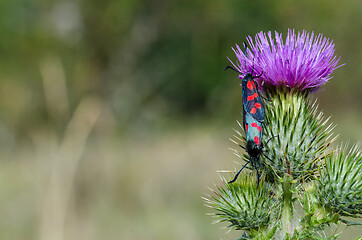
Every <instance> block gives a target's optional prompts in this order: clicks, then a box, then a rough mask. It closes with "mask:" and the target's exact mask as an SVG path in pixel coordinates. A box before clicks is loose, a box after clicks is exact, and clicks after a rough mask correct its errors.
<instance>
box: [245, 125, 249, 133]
mask: <svg viewBox="0 0 362 240" xmlns="http://www.w3.org/2000/svg"><path fill="white" fill-rule="evenodd" d="M245 127H246V131H247V132H248V131H249V125H248V124H245Z"/></svg>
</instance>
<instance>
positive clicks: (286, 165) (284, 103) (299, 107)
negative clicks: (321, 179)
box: [261, 92, 332, 179]
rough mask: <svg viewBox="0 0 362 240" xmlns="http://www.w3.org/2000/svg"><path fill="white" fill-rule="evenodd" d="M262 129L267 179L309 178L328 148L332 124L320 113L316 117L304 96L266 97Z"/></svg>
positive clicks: (314, 110)
mask: <svg viewBox="0 0 362 240" xmlns="http://www.w3.org/2000/svg"><path fill="white" fill-rule="evenodd" d="M268 98H269V99H270V100H271V101H270V102H269V103H267V104H265V105H266V114H265V115H266V121H265V122H266V124H265V128H264V137H263V139H264V142H265V141H267V140H268V139H270V142H269V143H268V144H266V145H265V148H264V154H265V155H266V156H267V157H263V161H261V168H262V169H264V171H265V172H266V173H267V175H268V176H269V177H270V176H272V175H273V173H276V174H277V175H278V176H279V177H282V176H283V175H284V174H285V173H288V174H291V175H292V176H293V178H294V179H299V178H304V179H305V178H309V177H310V176H312V175H313V174H314V173H315V172H316V170H317V169H318V162H319V160H320V158H321V156H322V155H323V154H324V151H325V149H326V148H327V147H328V146H329V144H330V141H328V139H329V137H330V136H331V135H330V132H331V130H332V128H331V125H329V126H327V125H326V124H327V121H328V119H326V120H324V119H323V114H322V113H321V112H320V113H319V114H317V106H316V104H315V103H314V104H312V103H311V101H310V100H309V98H308V96H307V95H306V94H303V93H291V92H284V93H279V94H268Z"/></svg>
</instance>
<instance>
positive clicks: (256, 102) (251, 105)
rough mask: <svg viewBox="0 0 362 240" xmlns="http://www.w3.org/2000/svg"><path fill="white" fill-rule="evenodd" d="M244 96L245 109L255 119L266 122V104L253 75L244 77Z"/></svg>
mask: <svg viewBox="0 0 362 240" xmlns="http://www.w3.org/2000/svg"><path fill="white" fill-rule="evenodd" d="M242 98H243V108H244V111H246V112H247V113H249V114H250V115H251V116H252V117H253V118H254V119H255V120H257V121H259V122H264V119H265V110H264V105H263V102H262V101H261V98H260V96H259V92H258V90H257V88H256V85H255V82H254V80H253V79H252V77H249V76H246V77H245V78H244V79H243V83H242Z"/></svg>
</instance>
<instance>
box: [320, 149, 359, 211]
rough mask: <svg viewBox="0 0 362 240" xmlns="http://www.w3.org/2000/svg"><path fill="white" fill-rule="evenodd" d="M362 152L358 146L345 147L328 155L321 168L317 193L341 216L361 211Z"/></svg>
mask: <svg viewBox="0 0 362 240" xmlns="http://www.w3.org/2000/svg"><path fill="white" fill-rule="evenodd" d="M361 172H362V155H361V151H360V150H359V149H358V147H357V146H355V147H353V148H352V150H350V151H349V152H348V153H347V151H346V149H343V148H342V147H341V148H340V149H339V150H338V151H337V152H333V153H331V154H329V155H328V156H327V157H326V164H325V166H324V167H323V168H322V169H321V170H320V175H321V176H320V178H318V185H317V189H318V191H317V195H318V196H319V201H320V203H321V204H322V205H323V206H325V207H326V208H327V209H329V210H330V211H332V212H334V213H339V214H340V215H342V216H356V215H358V214H359V215H360V214H362V174H361Z"/></svg>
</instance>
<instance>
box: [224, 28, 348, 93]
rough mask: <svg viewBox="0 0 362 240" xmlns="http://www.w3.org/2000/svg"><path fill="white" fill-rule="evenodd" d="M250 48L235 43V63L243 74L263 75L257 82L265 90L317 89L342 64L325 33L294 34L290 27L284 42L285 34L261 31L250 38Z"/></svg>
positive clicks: (242, 75)
mask: <svg viewBox="0 0 362 240" xmlns="http://www.w3.org/2000/svg"><path fill="white" fill-rule="evenodd" d="M247 40H248V44H249V46H250V48H248V49H247V54H246V55H245V54H244V52H243V51H242V50H241V49H240V47H239V46H238V45H237V44H236V49H234V48H232V49H233V51H234V52H235V54H236V56H237V58H238V60H239V62H238V63H237V64H234V63H233V62H232V61H231V60H230V59H229V58H228V59H229V61H230V62H231V63H232V64H233V66H234V67H235V68H236V69H238V70H239V71H240V72H241V73H243V74H241V75H240V76H239V78H241V79H242V78H243V77H244V76H245V74H246V73H251V72H253V75H260V74H262V76H261V77H260V78H257V79H256V81H258V82H259V86H260V87H261V88H262V89H266V88H268V89H276V88H278V87H282V86H285V87H287V88H289V89H299V90H301V91H303V90H316V89H318V88H319V87H320V86H321V85H323V84H324V83H325V82H327V81H328V80H329V79H331V78H332V76H331V73H332V72H333V70H335V69H337V68H338V67H341V66H343V65H344V64H343V65H339V66H337V64H338V61H339V59H340V57H339V58H337V57H336V56H334V44H333V41H329V39H328V38H325V37H323V35H322V34H319V35H318V36H315V35H314V33H313V32H312V33H311V34H309V33H307V32H306V31H305V30H303V32H302V34H301V33H300V32H298V34H295V33H294V30H291V29H288V35H287V38H286V40H285V43H284V42H283V39H282V34H279V33H278V32H275V39H274V38H272V34H271V32H270V31H269V32H268V36H267V35H266V34H265V33H263V32H260V33H258V34H257V35H256V36H255V43H254V42H253V39H252V37H250V36H248V38H247Z"/></svg>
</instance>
